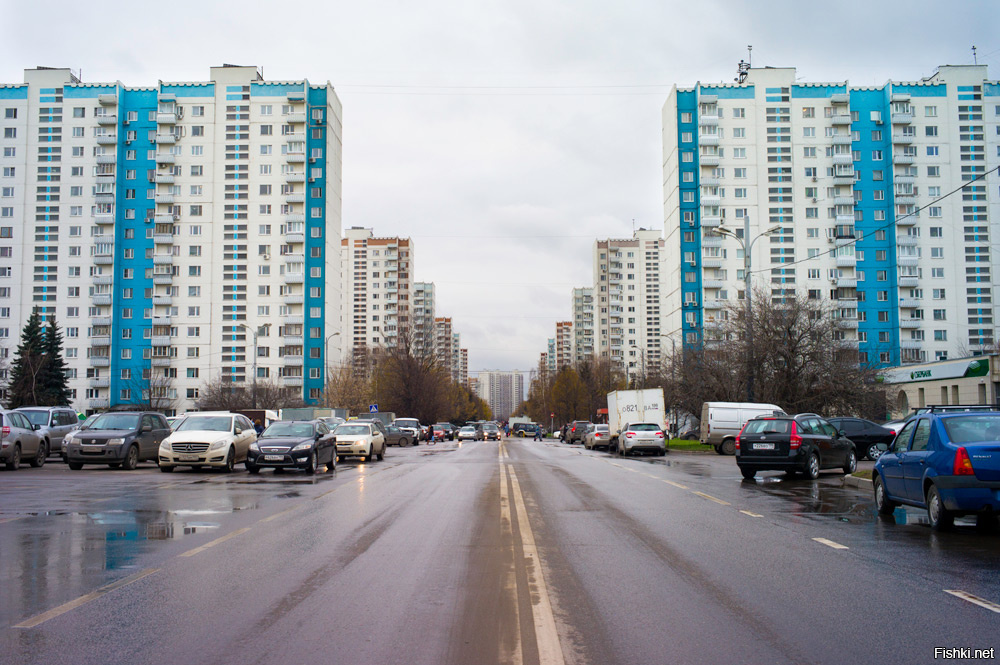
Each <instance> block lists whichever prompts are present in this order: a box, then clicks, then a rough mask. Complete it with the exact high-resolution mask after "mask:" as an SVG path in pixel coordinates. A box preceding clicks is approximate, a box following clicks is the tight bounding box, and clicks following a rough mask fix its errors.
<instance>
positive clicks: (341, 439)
mask: <svg viewBox="0 0 1000 665" xmlns="http://www.w3.org/2000/svg"><path fill="white" fill-rule="evenodd" d="M333 436H334V440H335V442H336V444H337V457H361V458H363V459H364V461H366V462H371V461H372V458H373V457H375V458H377V459H378V460H380V461H381V460H382V459H383V458H384V457H385V435H384V434H383V433H382V431H381V430H380V429H379V428H378V427H377V426H376V425H375V423H371V422H362V421H358V420H350V421H348V422H346V423H344V424H343V425H337V429H335V430H333Z"/></svg>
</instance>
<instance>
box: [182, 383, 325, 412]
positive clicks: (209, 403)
mask: <svg viewBox="0 0 1000 665" xmlns="http://www.w3.org/2000/svg"><path fill="white" fill-rule="evenodd" d="M256 393H257V406H258V408H261V409H273V410H278V409H290V408H296V407H302V406H306V403H305V400H303V399H302V392H301V389H299V388H292V387H287V386H285V385H284V384H282V383H279V382H278V381H275V380H274V379H268V380H264V381H261V380H260V379H258V380H257V387H256ZM198 408H199V409H201V410H203V411H236V410H246V409H251V408H253V394H252V386H251V385H250V384H246V383H233V382H231V381H228V380H226V379H224V378H223V377H222V376H221V375H220V376H219V377H218V378H216V379H214V380H212V381H209V382H207V383H205V384H204V385H203V386H202V388H201V390H200V394H199V398H198Z"/></svg>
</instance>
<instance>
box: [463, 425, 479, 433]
mask: <svg viewBox="0 0 1000 665" xmlns="http://www.w3.org/2000/svg"><path fill="white" fill-rule="evenodd" d="M462 431H463V432H475V431H476V428H475V427H472V426H471V425H466V426H465V427H463V428H462Z"/></svg>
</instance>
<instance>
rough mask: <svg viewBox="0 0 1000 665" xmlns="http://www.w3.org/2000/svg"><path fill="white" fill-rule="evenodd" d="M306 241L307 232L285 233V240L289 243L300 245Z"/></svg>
mask: <svg viewBox="0 0 1000 665" xmlns="http://www.w3.org/2000/svg"><path fill="white" fill-rule="evenodd" d="M305 241H306V234H305V233H301V232H298V231H296V232H294V233H285V242H287V243H288V244H289V245H298V244H300V243H303V242H305Z"/></svg>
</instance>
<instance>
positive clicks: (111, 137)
mask: <svg viewBox="0 0 1000 665" xmlns="http://www.w3.org/2000/svg"><path fill="white" fill-rule="evenodd" d="M116 143H118V135H117V134H98V135H97V145H115V144H116Z"/></svg>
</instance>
